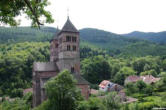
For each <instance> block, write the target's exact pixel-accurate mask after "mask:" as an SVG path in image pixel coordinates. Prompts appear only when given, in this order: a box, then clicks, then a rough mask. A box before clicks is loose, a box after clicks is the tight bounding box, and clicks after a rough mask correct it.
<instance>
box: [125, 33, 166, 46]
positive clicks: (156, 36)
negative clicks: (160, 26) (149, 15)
mask: <svg viewBox="0 0 166 110" xmlns="http://www.w3.org/2000/svg"><path fill="white" fill-rule="evenodd" d="M122 35H123V36H127V37H130V38H139V39H145V40H149V41H152V42H156V43H160V44H165V43H166V31H163V32H139V31H134V32H131V33H128V34H122Z"/></svg>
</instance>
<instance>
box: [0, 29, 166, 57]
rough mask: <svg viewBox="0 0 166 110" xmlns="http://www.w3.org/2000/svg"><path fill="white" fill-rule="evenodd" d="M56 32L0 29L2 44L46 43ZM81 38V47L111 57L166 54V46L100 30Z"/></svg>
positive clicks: (86, 32) (82, 33) (87, 31)
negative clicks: (104, 52) (105, 53)
mask: <svg viewBox="0 0 166 110" xmlns="http://www.w3.org/2000/svg"><path fill="white" fill-rule="evenodd" d="M55 32H56V29H55V28H52V27H41V29H40V30H39V29H37V28H30V27H10V28H5V27H0V43H18V42H25V41H29V42H32V41H33V42H45V41H50V40H51V39H52V38H53V36H54V34H55ZM80 37H81V45H88V46H89V47H93V48H100V49H104V50H106V51H107V53H108V54H109V55H111V56H114V55H116V56H117V55H119V56H125V57H128V56H146V55H152V56H156V55H165V54H166V46H165V44H162V45H160V44H157V43H152V42H149V41H145V40H140V39H136V38H126V37H124V36H121V35H118V34H115V33H111V32H106V31H103V30H98V29H92V28H85V29H81V30H80ZM163 41H165V40H163ZM135 50H137V51H135Z"/></svg>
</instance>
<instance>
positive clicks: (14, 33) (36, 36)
mask: <svg viewBox="0 0 166 110" xmlns="http://www.w3.org/2000/svg"><path fill="white" fill-rule="evenodd" d="M55 32H56V29H55V28H51V27H41V29H38V28H31V27H0V43H7V42H10V43H12V42H25V41H37V42H40V41H48V40H51V38H52V36H53V34H54V33H55Z"/></svg>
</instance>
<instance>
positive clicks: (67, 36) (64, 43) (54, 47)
mask: <svg viewBox="0 0 166 110" xmlns="http://www.w3.org/2000/svg"><path fill="white" fill-rule="evenodd" d="M79 45H80V36H79V31H78V30H77V29H76V28H75V27H74V25H73V24H72V23H71V21H70V19H69V17H68V19H67V21H66V23H65V25H64V26H63V28H62V29H61V30H58V29H57V32H56V34H55V35H54V38H53V39H52V40H51V41H50V62H34V65H33V107H35V106H38V105H39V104H41V103H42V102H43V101H44V100H46V99H47V96H46V93H45V89H44V84H45V82H47V80H48V79H50V78H51V77H56V75H57V74H58V73H59V72H61V71H63V70H64V69H68V70H69V71H70V72H71V74H72V75H73V77H74V78H75V79H76V80H77V87H79V88H80V90H81V93H82V95H83V96H84V97H85V99H88V97H89V91H90V90H89V89H90V88H89V83H88V82H87V81H86V80H85V79H84V78H82V76H81V75H80V48H79Z"/></svg>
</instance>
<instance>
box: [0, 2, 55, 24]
mask: <svg viewBox="0 0 166 110" xmlns="http://www.w3.org/2000/svg"><path fill="white" fill-rule="evenodd" d="M48 5H49V3H48V0H1V1H0V22H2V23H4V24H9V25H11V26H16V25H18V24H19V21H18V20H16V19H15V17H17V16H19V15H21V14H22V13H24V14H26V15H27V17H28V18H30V19H31V20H32V26H40V25H43V23H44V22H46V23H52V22H53V19H52V16H51V13H50V12H49V11H46V10H45V7H46V6H48ZM41 17H44V18H45V19H41Z"/></svg>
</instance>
